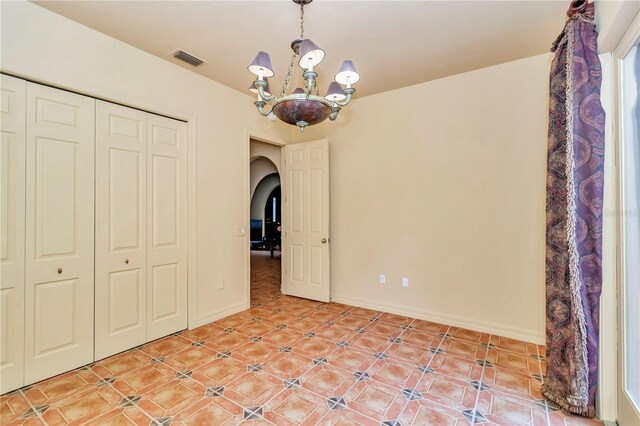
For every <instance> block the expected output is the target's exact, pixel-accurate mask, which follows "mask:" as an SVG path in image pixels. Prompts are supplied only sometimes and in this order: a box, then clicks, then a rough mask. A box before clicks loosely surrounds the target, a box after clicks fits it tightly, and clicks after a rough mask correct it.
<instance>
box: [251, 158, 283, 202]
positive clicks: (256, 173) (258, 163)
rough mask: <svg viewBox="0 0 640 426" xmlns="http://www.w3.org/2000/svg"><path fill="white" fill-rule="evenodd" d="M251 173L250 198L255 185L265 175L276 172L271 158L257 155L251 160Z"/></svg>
mask: <svg viewBox="0 0 640 426" xmlns="http://www.w3.org/2000/svg"><path fill="white" fill-rule="evenodd" d="M250 173H251V178H250V180H251V198H252V199H253V194H254V193H255V191H256V187H257V186H258V184H259V183H260V181H261V180H262V179H264V177H265V176H267V175H270V174H273V173H278V169H277V168H276V165H275V164H273V162H272V161H271V160H269V159H268V158H265V157H257V158H255V159H253V160H252V161H251V166H250Z"/></svg>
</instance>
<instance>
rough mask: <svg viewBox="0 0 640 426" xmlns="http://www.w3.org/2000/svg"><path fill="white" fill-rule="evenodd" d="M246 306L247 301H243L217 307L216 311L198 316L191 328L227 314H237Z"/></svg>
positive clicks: (245, 308)
mask: <svg viewBox="0 0 640 426" xmlns="http://www.w3.org/2000/svg"><path fill="white" fill-rule="evenodd" d="M247 308H248V307H247V303H246V302H244V301H243V302H240V303H236V304H233V305H231V306H227V307H225V308H224V309H218V310H216V311H213V312H209V313H207V314H206V315H203V316H201V317H198V318H197V319H196V325H195V327H193V328H198V327H201V326H203V325H205V324H209V323H210V322H213V321H217V320H219V319H222V318H225V317H228V316H229V315H233V314H237V313H238V312H242V311H245V310H247Z"/></svg>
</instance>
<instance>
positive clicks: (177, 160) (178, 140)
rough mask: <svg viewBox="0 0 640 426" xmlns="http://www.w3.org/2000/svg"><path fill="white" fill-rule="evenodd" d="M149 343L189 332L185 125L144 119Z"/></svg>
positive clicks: (166, 119)
mask: <svg viewBox="0 0 640 426" xmlns="http://www.w3.org/2000/svg"><path fill="white" fill-rule="evenodd" d="M147 140H148V141H149V143H148V144H147V188H148V190H147V209H148V213H147V214H148V221H147V282H148V285H147V340H153V339H157V338H159V337H162V336H166V335H167V334H170V333H173V332H176V331H179V330H182V329H184V328H186V327H187V217H186V213H187V208H186V206H187V198H186V197H187V173H186V167H185V166H186V162H187V161H186V160H187V159H186V144H187V125H186V123H184V122H181V121H176V120H171V119H168V118H165V117H160V116H156V115H153V114H147Z"/></svg>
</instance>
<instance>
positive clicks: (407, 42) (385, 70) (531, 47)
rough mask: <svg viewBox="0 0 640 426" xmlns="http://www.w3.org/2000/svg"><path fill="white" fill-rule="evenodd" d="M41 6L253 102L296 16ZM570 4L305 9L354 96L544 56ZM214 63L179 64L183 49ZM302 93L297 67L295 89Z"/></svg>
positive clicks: (269, 5) (119, 4) (321, 3)
mask: <svg viewBox="0 0 640 426" xmlns="http://www.w3.org/2000/svg"><path fill="white" fill-rule="evenodd" d="M36 3H37V4H39V5H41V6H42V7H45V8H47V9H50V10H52V11H54V12H56V13H58V14H61V15H64V16H66V17H68V18H70V19H72V20H74V21H77V22H80V23H82V24H84V25H86V26H89V27H91V28H94V29H96V30H98V31H101V32H103V33H105V34H108V35H110V36H112V37H115V38H117V39H119V40H122V41H123V42H125V43H128V44H130V45H132V46H135V47H138V48H140V49H142V50H145V51H147V52H149V53H152V54H154V55H156V56H159V57H161V58H164V59H166V60H168V61H171V62H174V63H177V64H179V65H180V66H183V67H185V68H186V69H188V70H191V71H193V72H196V73H198V74H202V75H203V76H206V77H208V78H211V79H213V80H216V81H218V82H220V83H222V84H225V85H227V86H230V87H233V88H235V89H237V90H241V91H243V92H246V93H247V94H250V93H249V92H248V91H247V89H248V87H249V86H250V84H251V82H252V81H253V75H252V74H250V73H249V72H248V71H247V69H246V67H247V65H248V64H249V63H250V62H251V60H252V59H253V57H254V56H255V54H256V52H257V51H258V50H264V51H266V52H269V54H270V55H271V61H272V64H273V67H274V68H275V72H276V75H275V77H274V78H273V79H272V82H271V86H272V90H273V91H274V92H276V93H279V91H280V88H281V86H282V84H283V80H284V76H285V74H286V72H287V67H288V66H289V61H290V55H291V49H290V47H289V45H290V43H291V41H292V40H293V39H295V38H298V37H299V36H300V33H299V25H300V18H299V6H298V5H296V4H294V3H293V2H292V1H290V0H280V1H268V0H262V1H165V2H159V1H37V2H36ZM567 7H568V1H566V0H563V1H346V0H342V1H329V0H315V1H314V2H313V3H311V4H310V5H308V6H306V7H305V36H306V37H307V38H310V39H312V40H313V41H314V42H315V43H316V44H317V45H318V46H320V47H321V48H323V49H324V50H325V52H326V57H325V60H324V61H323V62H322V63H321V64H320V65H319V66H318V67H317V69H316V70H317V71H318V72H319V74H320V77H319V79H318V82H319V85H320V90H321V91H322V92H323V93H324V91H325V90H326V87H327V86H328V84H329V82H330V81H331V80H332V79H333V76H334V75H335V73H336V72H337V70H338V68H339V66H340V64H341V62H342V60H344V59H352V60H353V61H354V63H355V64H356V67H357V68H358V71H359V73H360V75H361V80H360V82H359V83H358V84H357V86H356V88H357V90H358V93H357V96H358V97H362V96H365V95H371V94H374V93H380V92H385V91H388V90H393V89H397V88H400V87H404V86H409V85H412V84H417V83H421V82H424V81H429V80H433V79H436V78H440V77H444V76H448V75H453V74H458V73H461V72H465V71H470V70H473V69H478V68H483V67H487V66H490V65H495V64H499V63H503V62H508V61H512V60H515V59H520V58H525V57H528V56H532V55H536V54H541V53H545V52H548V51H549V47H550V45H551V43H552V42H553V40H554V39H555V38H556V36H557V35H558V33H559V32H560V31H561V30H562V26H563V24H564V19H565V18H564V13H565V11H566V9H567ZM178 48H180V49H183V50H185V51H187V52H189V53H192V54H194V55H196V56H198V57H200V58H202V59H204V60H205V61H206V62H207V63H206V64H203V65H201V66H199V67H198V68H194V67H192V66H191V65H188V64H185V63H183V62H180V61H178V60H176V59H174V58H173V57H172V56H171V53H172V52H173V51H174V50H176V49H178ZM301 84H302V77H301V70H300V69H299V68H298V67H296V76H295V77H294V80H293V81H292V86H293V87H296V86H298V85H301Z"/></svg>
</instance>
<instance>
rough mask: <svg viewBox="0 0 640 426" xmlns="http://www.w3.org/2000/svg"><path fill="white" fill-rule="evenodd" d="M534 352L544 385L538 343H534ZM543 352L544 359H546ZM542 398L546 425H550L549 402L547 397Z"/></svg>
mask: <svg viewBox="0 0 640 426" xmlns="http://www.w3.org/2000/svg"><path fill="white" fill-rule="evenodd" d="M536 353H537V354H538V371H539V372H540V380H541V381H542V384H543V385H544V374H542V360H541V359H540V345H538V344H536ZM546 358H547V357H546V354H545V360H546ZM542 400H543V401H544V412H545V415H546V417H547V426H551V418H550V417H549V404H548V403H547V398H545V397H544V395H542Z"/></svg>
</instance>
